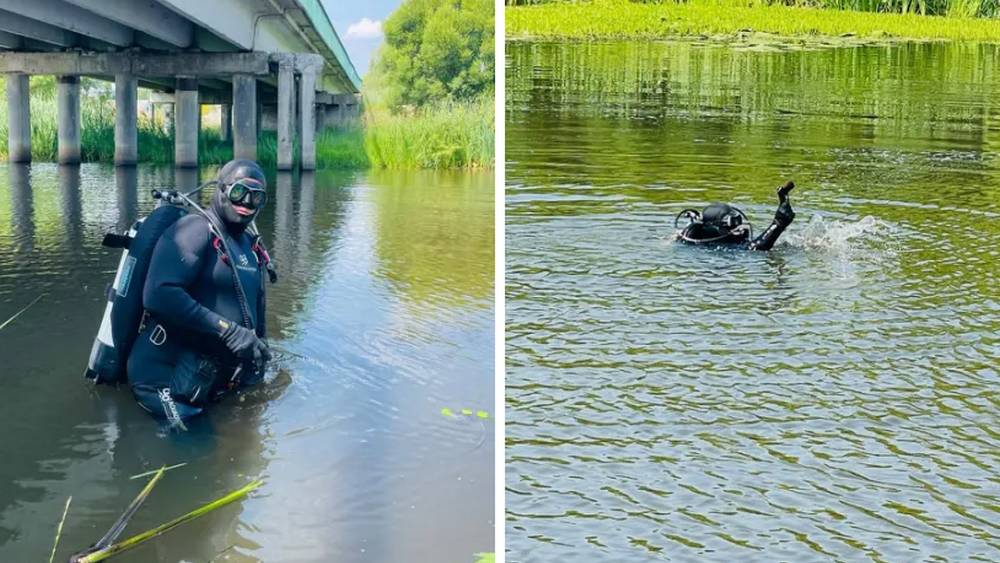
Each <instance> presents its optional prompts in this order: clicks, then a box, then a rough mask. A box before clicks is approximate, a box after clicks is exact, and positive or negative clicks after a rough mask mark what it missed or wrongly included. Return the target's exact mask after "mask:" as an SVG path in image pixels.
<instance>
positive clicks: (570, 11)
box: [505, 0, 1000, 42]
mask: <svg viewBox="0 0 1000 563" xmlns="http://www.w3.org/2000/svg"><path fill="white" fill-rule="evenodd" d="M975 1H976V0H967V2H966V3H965V4H960V3H959V2H952V3H949V4H950V5H951V4H953V6H954V7H953V8H950V9H949V10H950V11H948V12H947V13H948V14H949V15H959V14H966V15H967V14H969V13H973V12H972V7H971V4H969V3H970V2H971V3H974V2H975ZM901 11H902V10H901ZM907 11H911V10H909V8H908V9H907ZM979 11H980V8H979V7H976V12H974V13H979ZM505 13H506V22H507V23H506V31H507V37H508V38H509V39H519V38H545V39H577V40H596V39H654V38H664V37H677V36H690V35H720V36H724V37H720V38H733V37H737V36H739V34H745V33H748V32H751V31H753V32H766V33H773V34H778V35H781V36H812V37H815V36H834V37H840V36H843V35H846V34H850V36H851V37H853V38H875V39H889V38H898V39H941V40H945V39H959V40H969V41H982V42H998V41H1000V20H995V19H970V18H967V17H936V16H924V15H918V14H914V13H871V12H859V11H853V10H830V9H824V8H812V7H800V6H785V5H783V4H778V5H767V4H765V3H758V2H753V1H750V0H744V1H742V2H732V1H712V0H704V1H701V0H695V1H692V2H689V3H685V4H675V3H672V2H666V3H662V4H659V3H634V2H628V1H624V0H595V1H594V2H588V3H578V4H577V3H574V4H564V3H558V4H557V3H552V4H544V5H537V6H518V7H508V8H507V9H506V12H505Z"/></svg>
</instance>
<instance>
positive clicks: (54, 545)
mask: <svg viewBox="0 0 1000 563" xmlns="http://www.w3.org/2000/svg"><path fill="white" fill-rule="evenodd" d="M71 502H73V497H72V496H70V497H69V498H67V499H66V506H65V507H63V515H62V519H61V520H59V527H58V528H56V539H55V541H54V542H53V543H52V553H51V554H49V563H52V562H53V561H55V558H56V548H58V547H59V538H60V537H62V529H63V524H65V523H66V514H68V513H69V503H71Z"/></svg>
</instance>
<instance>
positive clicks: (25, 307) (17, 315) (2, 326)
mask: <svg viewBox="0 0 1000 563" xmlns="http://www.w3.org/2000/svg"><path fill="white" fill-rule="evenodd" d="M42 297H45V294H44V293H43V294H41V295H39V296H38V297H36V298H34V299H33V300H32V301H31V303H28V304H27V305H25V306H24V307H23V308H22V309H21V310H20V311H18V312H16V313H14V316H13V317H11V318H9V319H7V320H6V321H4V322H3V324H0V330H2V329H3V328H4V327H5V326H7V325H9V324H10V323H12V322H14V319H16V318H18V317H20V316H21V313H23V312H25V311H27V310H28V309H30V308H31V306H32V305H34V304H35V303H38V300H39V299H41V298H42Z"/></svg>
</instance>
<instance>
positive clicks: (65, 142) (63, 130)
mask: <svg viewBox="0 0 1000 563" xmlns="http://www.w3.org/2000/svg"><path fill="white" fill-rule="evenodd" d="M57 82H58V84H57V86H56V90H57V93H56V130H57V137H58V139H59V164H78V163H79V162H80V77H79V76H60V77H59V78H58V79H57Z"/></svg>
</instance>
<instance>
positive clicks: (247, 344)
mask: <svg viewBox="0 0 1000 563" xmlns="http://www.w3.org/2000/svg"><path fill="white" fill-rule="evenodd" d="M222 342H223V344H225V345H226V348H229V351H230V352H232V353H233V355H234V356H236V357H237V358H239V359H241V360H245V361H249V362H253V363H254V364H257V363H261V362H266V361H267V360H270V359H271V352H270V351H269V350H268V349H267V344H265V343H264V342H263V341H262V340H261V339H259V338H257V335H256V334H254V332H253V331H252V330H250V329H248V328H246V327H244V326H240V325H238V324H236V323H229V327H228V328H226V329H225V330H223V331H222Z"/></svg>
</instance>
